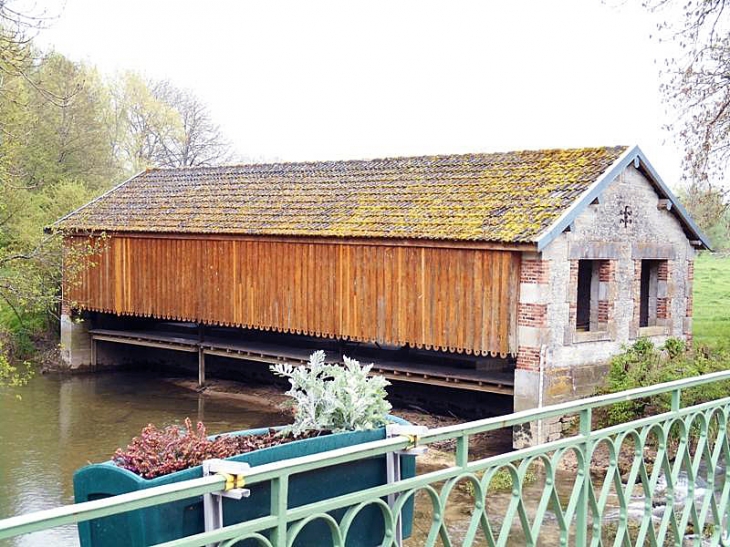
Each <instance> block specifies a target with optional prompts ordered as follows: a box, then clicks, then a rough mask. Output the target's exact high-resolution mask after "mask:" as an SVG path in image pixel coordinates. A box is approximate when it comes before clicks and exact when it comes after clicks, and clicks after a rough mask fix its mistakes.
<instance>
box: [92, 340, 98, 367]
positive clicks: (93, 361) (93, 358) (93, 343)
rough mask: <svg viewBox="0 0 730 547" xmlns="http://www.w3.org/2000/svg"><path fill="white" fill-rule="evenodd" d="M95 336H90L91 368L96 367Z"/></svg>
mask: <svg viewBox="0 0 730 547" xmlns="http://www.w3.org/2000/svg"><path fill="white" fill-rule="evenodd" d="M96 351H97V348H96V338H94V337H92V338H91V368H92V369H96V364H97V357H96Z"/></svg>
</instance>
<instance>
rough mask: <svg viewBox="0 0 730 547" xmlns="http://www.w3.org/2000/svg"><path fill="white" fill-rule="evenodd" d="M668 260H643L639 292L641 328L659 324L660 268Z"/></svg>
mask: <svg viewBox="0 0 730 547" xmlns="http://www.w3.org/2000/svg"><path fill="white" fill-rule="evenodd" d="M663 262H666V260H642V261H641V284H640V292H639V327H653V326H656V324H657V302H658V296H659V294H658V289H659V267H660V265H661V264H662V263H663Z"/></svg>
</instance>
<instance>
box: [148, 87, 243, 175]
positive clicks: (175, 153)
mask: <svg viewBox="0 0 730 547" xmlns="http://www.w3.org/2000/svg"><path fill="white" fill-rule="evenodd" d="M152 94H153V95H154V96H155V97H157V99H158V100H159V101H161V102H162V103H164V104H166V105H168V106H169V107H170V108H172V109H173V110H174V111H175V112H177V115H178V117H179V121H180V124H181V127H180V129H181V131H179V132H177V133H172V134H171V137H172V138H169V139H163V140H162V145H163V146H162V153H161V154H160V155H159V157H158V163H159V165H162V166H165V167H195V166H211V165H221V164H223V163H226V162H229V161H230V160H231V145H230V143H229V142H228V141H227V140H226V139H225V138H224V137H223V134H222V132H221V130H220V127H219V126H218V125H217V124H215V123H214V122H213V119H212V118H211V116H210V112H209V110H208V107H207V106H206V105H205V104H203V103H202V102H201V101H200V99H198V98H197V97H196V96H195V95H194V94H193V92H192V91H190V90H187V89H178V88H176V87H175V86H173V85H172V84H171V83H170V82H169V81H162V82H157V83H155V84H153V87H152Z"/></svg>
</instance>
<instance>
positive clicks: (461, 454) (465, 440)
mask: <svg viewBox="0 0 730 547" xmlns="http://www.w3.org/2000/svg"><path fill="white" fill-rule="evenodd" d="M468 464H469V435H461V436H459V437H458V438H457V439H456V465H458V466H459V467H466V466H467V465H468Z"/></svg>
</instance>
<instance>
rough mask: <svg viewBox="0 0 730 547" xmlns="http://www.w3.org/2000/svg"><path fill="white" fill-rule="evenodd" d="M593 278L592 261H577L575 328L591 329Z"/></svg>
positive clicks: (581, 329) (580, 329)
mask: <svg viewBox="0 0 730 547" xmlns="http://www.w3.org/2000/svg"><path fill="white" fill-rule="evenodd" d="M592 278H593V261H592V260H579V261H578V302H577V310H576V321H575V329H576V330H579V331H589V330H591V284H592V283H591V281H592Z"/></svg>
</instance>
